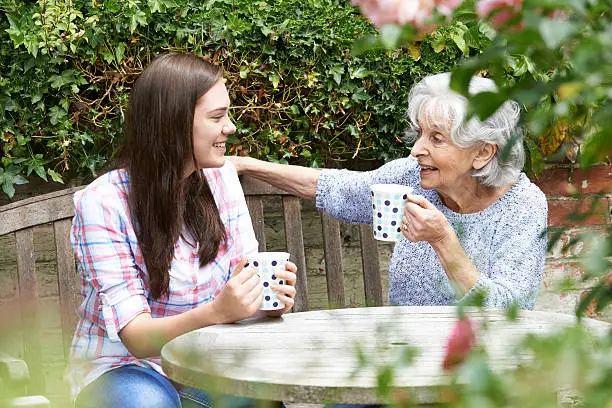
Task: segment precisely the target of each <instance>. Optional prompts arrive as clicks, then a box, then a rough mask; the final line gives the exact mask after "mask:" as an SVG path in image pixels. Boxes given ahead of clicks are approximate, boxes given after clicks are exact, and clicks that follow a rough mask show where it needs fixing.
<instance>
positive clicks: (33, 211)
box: [0, 187, 80, 235]
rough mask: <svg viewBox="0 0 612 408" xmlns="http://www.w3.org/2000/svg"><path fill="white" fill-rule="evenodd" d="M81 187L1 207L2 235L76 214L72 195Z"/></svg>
mask: <svg viewBox="0 0 612 408" xmlns="http://www.w3.org/2000/svg"><path fill="white" fill-rule="evenodd" d="M78 190H80V187H79V188H71V189H69V190H66V191H63V192H54V193H49V194H45V195H42V196H40V197H33V198H29V199H27V200H23V201H24V202H25V203H22V202H17V203H12V204H8V205H6V206H3V207H1V208H0V235H4V234H8V233H9V232H13V231H18V230H20V229H24V228H29V227H32V226H36V225H41V224H46V223H48V222H53V221H57V220H61V219H64V218H71V217H72V216H74V204H73V201H72V195H73V194H74V192H75V191H78ZM35 198H38V200H35Z"/></svg>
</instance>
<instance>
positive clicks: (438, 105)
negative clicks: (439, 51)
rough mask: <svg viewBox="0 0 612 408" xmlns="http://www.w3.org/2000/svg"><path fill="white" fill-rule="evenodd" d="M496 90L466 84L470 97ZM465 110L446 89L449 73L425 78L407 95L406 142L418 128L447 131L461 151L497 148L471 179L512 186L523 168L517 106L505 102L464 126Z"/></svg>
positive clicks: (485, 82) (483, 81)
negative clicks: (482, 118) (485, 116)
mask: <svg viewBox="0 0 612 408" xmlns="http://www.w3.org/2000/svg"><path fill="white" fill-rule="evenodd" d="M496 90H497V87H496V86H495V82H493V81H492V80H491V79H488V78H481V77H472V79H471V80H470V86H469V93H470V95H475V94H477V93H480V92H495V91H496ZM467 106H468V103H467V99H466V98H465V97H464V96H462V95H459V94H458V93H456V92H454V91H452V90H451V89H450V73H449V72H445V73H442V74H436V75H429V76H426V77H425V78H423V79H422V80H421V81H419V82H418V83H417V84H416V85H414V86H413V87H412V89H411V90H410V94H409V95H408V111H407V113H406V116H407V118H408V120H409V124H410V125H409V130H408V132H407V134H406V136H407V139H408V141H409V142H414V141H415V140H416V135H417V133H418V132H419V130H420V127H419V126H420V125H421V126H428V127H431V126H436V127H438V128H441V129H447V130H450V137H451V140H452V141H453V143H455V144H456V145H457V146H459V147H461V148H475V147H479V146H482V145H483V144H485V143H490V144H494V145H497V152H496V153H495V156H494V157H493V158H492V159H491V160H490V161H489V163H487V164H486V165H485V166H484V167H483V168H482V169H479V170H473V171H472V175H473V176H474V177H476V178H478V180H479V182H480V183H482V184H484V185H487V186H505V185H508V184H511V183H513V182H514V181H515V180H516V179H517V178H518V176H519V174H520V172H521V169H522V168H523V165H524V164H525V149H524V148H523V131H522V129H521V127H520V126H519V118H520V111H521V109H520V106H519V104H518V103H516V102H515V101H512V100H508V101H506V102H504V103H503V104H502V105H501V106H500V107H499V109H497V111H495V112H494V113H493V114H492V115H491V116H489V117H488V118H487V119H485V120H483V121H480V120H478V118H476V117H472V118H471V119H470V120H469V121H467V122H464V120H465V117H466V113H467ZM419 124H420V125H419ZM449 127H450V129H449Z"/></svg>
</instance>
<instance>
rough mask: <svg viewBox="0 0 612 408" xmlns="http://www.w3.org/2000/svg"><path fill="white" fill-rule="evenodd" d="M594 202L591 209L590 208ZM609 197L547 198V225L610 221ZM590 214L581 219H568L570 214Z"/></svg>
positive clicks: (589, 223)
mask: <svg viewBox="0 0 612 408" xmlns="http://www.w3.org/2000/svg"><path fill="white" fill-rule="evenodd" d="M594 202H595V205H594V207H593V210H592V211H591V208H592V206H593V204H594ZM609 206H610V203H609V199H606V198H602V199H591V198H583V199H577V200H574V199H567V200H554V199H549V200H548V225H551V226H560V225H602V224H607V223H609V222H610V214H609V211H610V208H609ZM589 212H590V215H589V216H588V217H587V218H585V219H583V220H573V219H568V217H569V216H570V215H571V214H586V213H589Z"/></svg>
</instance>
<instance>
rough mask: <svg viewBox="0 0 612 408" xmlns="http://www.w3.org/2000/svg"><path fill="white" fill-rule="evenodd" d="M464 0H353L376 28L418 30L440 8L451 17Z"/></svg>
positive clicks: (441, 11) (442, 12) (440, 10)
mask: <svg viewBox="0 0 612 408" xmlns="http://www.w3.org/2000/svg"><path fill="white" fill-rule="evenodd" d="M462 1H463V0H352V1H351V3H352V4H353V5H355V6H358V7H359V8H360V9H361V12H362V13H363V15H364V16H366V17H367V18H368V19H370V21H372V23H374V25H375V26H377V27H381V26H383V25H385V24H410V25H412V26H414V27H416V28H422V27H424V26H425V21H426V20H427V19H428V18H430V17H431V16H432V15H433V12H434V9H435V8H436V6H437V8H438V11H439V12H440V13H441V14H444V15H449V14H451V13H452V11H453V10H454V9H455V8H456V7H457V6H458V5H459V4H461V2H462Z"/></svg>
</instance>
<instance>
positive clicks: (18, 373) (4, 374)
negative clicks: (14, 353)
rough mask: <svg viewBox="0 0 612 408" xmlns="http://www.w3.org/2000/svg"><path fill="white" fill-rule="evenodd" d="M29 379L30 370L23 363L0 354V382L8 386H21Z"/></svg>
mask: <svg viewBox="0 0 612 408" xmlns="http://www.w3.org/2000/svg"><path fill="white" fill-rule="evenodd" d="M29 379H30V370H28V365H27V364H26V362H25V361H23V360H19V359H17V358H14V357H11V356H9V355H6V354H0V380H2V381H4V382H5V383H9V384H18V385H23V384H25V383H27V382H28V380H29Z"/></svg>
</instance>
